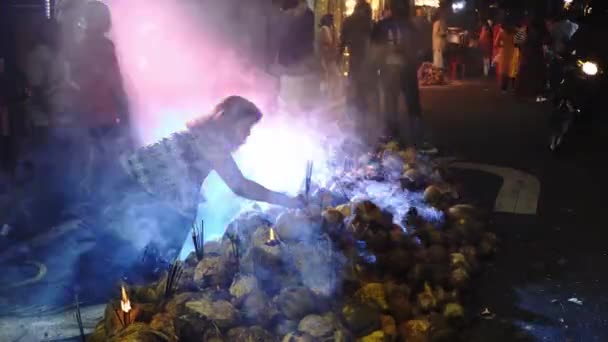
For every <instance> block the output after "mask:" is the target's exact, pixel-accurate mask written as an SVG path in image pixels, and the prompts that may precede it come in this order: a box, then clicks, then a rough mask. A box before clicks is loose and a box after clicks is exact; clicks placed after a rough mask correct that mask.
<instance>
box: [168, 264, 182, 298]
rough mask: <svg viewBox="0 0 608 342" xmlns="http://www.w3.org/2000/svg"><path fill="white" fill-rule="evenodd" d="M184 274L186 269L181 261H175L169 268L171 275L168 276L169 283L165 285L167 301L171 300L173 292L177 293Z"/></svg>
mask: <svg viewBox="0 0 608 342" xmlns="http://www.w3.org/2000/svg"><path fill="white" fill-rule="evenodd" d="M183 272H184V268H183V267H182V264H181V262H180V261H179V260H175V261H174V262H173V263H172V264H171V267H170V268H169V273H168V274H167V282H166V283H165V299H169V297H171V295H172V294H173V292H174V291H175V287H176V285H177V284H178V283H179V280H180V278H181V277H182V273H183Z"/></svg>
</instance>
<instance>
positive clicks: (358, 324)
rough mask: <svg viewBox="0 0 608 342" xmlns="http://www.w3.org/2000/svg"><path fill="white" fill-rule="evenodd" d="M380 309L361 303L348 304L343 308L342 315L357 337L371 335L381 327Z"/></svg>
mask: <svg viewBox="0 0 608 342" xmlns="http://www.w3.org/2000/svg"><path fill="white" fill-rule="evenodd" d="M380 316H381V315H380V311H379V310H378V309H377V308H375V307H373V306H370V305H366V304H361V303H352V304H347V305H345V306H344V307H343V308H342V317H343V319H344V322H345V323H346V327H347V328H348V329H349V330H350V331H351V332H352V333H353V334H354V335H355V336H357V337H362V336H366V335H369V334H370V333H372V332H373V331H376V330H378V329H380V328H381V326H382V321H381V317H380Z"/></svg>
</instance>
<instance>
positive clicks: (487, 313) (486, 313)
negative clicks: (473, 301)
mask: <svg viewBox="0 0 608 342" xmlns="http://www.w3.org/2000/svg"><path fill="white" fill-rule="evenodd" d="M479 315H480V316H481V318H483V319H487V320H491V319H494V318H495V317H496V314H495V313H493V312H492V311H490V309H488V308H484V309H483V310H481V313H480V314H479Z"/></svg>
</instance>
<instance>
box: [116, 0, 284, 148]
mask: <svg viewBox="0 0 608 342" xmlns="http://www.w3.org/2000/svg"><path fill="white" fill-rule="evenodd" d="M196 3H197V2H189V1H143V0H129V1H118V0H114V1H110V2H109V5H110V7H111V10H112V17H113V18H112V19H113V32H112V37H113V39H114V41H115V43H116V46H117V51H118V53H119V57H120V61H121V66H122V69H123V73H124V76H125V79H126V83H127V86H128V89H129V93H130V95H131V102H132V107H133V113H134V121H135V123H136V126H137V130H138V132H137V133H138V134H139V135H140V136H141V138H142V140H143V141H144V142H145V143H149V142H153V141H155V140H158V139H159V138H161V137H164V136H167V135H169V134H171V133H173V132H175V131H178V130H181V129H183V128H184V127H185V123H186V122H187V121H189V120H191V119H193V118H195V117H200V116H201V115H204V114H205V113H208V112H209V111H210V109H211V108H213V106H214V105H215V104H217V103H218V102H219V101H220V100H221V99H222V98H223V97H226V96H229V95H233V94H238V95H241V96H245V97H247V98H249V99H251V100H252V101H254V102H255V103H256V104H258V105H259V106H260V107H261V108H262V109H263V110H268V109H269V108H270V106H271V103H272V100H273V99H274V98H275V97H276V96H275V95H276V93H277V86H276V82H275V80H274V79H273V78H272V77H270V76H268V75H265V74H263V73H261V72H259V71H257V70H256V69H254V68H253V67H251V66H249V65H247V63H246V59H245V58H246V57H245V56H242V55H239V51H238V50H236V49H234V48H233V47H231V46H230V43H229V42H228V41H227V37H228V36H229V35H227V34H225V35H223V36H220V35H219V34H217V33H214V32H212V31H213V30H212V28H210V27H209V26H210V25H209V24H205V23H206V22H208V20H207V17H208V16H213V15H214V12H213V11H212V10H211V9H204V8H201V5H197V4H196ZM221 5H222V4H221V3H220V4H218V6H221ZM216 11H217V10H216ZM216 14H217V13H216ZM216 31H217V30H216ZM224 33H225V32H224Z"/></svg>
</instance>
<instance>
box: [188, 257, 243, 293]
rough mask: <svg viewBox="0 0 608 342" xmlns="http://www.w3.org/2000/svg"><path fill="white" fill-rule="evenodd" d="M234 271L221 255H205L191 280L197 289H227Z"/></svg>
mask: <svg viewBox="0 0 608 342" xmlns="http://www.w3.org/2000/svg"><path fill="white" fill-rule="evenodd" d="M233 272H234V270H233V269H232V268H231V267H230V265H229V263H228V262H226V260H225V259H224V258H223V257H222V256H221V255H217V254H214V255H207V256H205V258H204V259H203V260H201V261H200V262H199V263H198V265H196V268H195V269H194V277H193V280H194V282H195V283H197V284H198V286H199V287H206V286H210V287H217V286H220V287H228V286H230V283H231V282H232V275H233Z"/></svg>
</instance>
